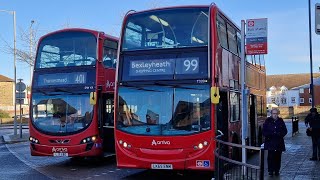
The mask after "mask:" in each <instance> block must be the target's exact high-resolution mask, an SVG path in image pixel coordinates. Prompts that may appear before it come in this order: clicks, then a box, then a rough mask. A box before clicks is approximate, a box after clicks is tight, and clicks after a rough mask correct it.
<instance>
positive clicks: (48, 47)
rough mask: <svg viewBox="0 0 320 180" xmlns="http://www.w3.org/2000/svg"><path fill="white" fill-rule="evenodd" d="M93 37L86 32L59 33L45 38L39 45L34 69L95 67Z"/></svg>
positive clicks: (95, 44) (94, 39)
mask: <svg viewBox="0 0 320 180" xmlns="http://www.w3.org/2000/svg"><path fill="white" fill-rule="evenodd" d="M96 42H97V40H96V38H95V36H94V35H93V34H91V33H87V32H75V31H73V32H61V33H56V34H52V35H50V36H47V37H45V38H44V39H43V40H42V41H41V42H40V45H39V48H38V52H37V59H36V68H53V67H65V66H83V65H95V62H96V48H97V47H96V46H97V43H96Z"/></svg>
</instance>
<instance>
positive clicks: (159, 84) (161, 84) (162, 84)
mask: <svg viewBox="0 0 320 180" xmlns="http://www.w3.org/2000/svg"><path fill="white" fill-rule="evenodd" d="M154 84H155V85H158V86H171V87H174V88H180V89H193V90H203V89H198V88H191V87H184V86H181V85H178V84H175V85H172V84H164V83H159V82H155V83H154Z"/></svg>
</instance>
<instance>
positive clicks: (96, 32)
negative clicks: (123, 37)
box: [39, 28, 118, 41]
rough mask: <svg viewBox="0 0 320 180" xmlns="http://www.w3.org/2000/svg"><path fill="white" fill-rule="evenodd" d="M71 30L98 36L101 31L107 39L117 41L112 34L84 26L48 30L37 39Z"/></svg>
mask: <svg viewBox="0 0 320 180" xmlns="http://www.w3.org/2000/svg"><path fill="white" fill-rule="evenodd" d="M72 31H78V32H79V31H80V32H88V33H92V34H93V35H94V36H98V33H101V34H102V35H103V36H105V37H106V38H108V39H112V40H115V41H118V38H117V37H114V36H111V35H107V34H105V33H104V32H102V31H96V30H92V29H84V28H66V29H60V30H57V31H53V32H50V33H48V34H46V35H44V36H42V37H41V38H40V40H39V41H42V39H44V38H46V37H48V36H51V35H53V34H57V33H62V32H72Z"/></svg>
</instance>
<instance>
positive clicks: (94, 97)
mask: <svg viewBox="0 0 320 180" xmlns="http://www.w3.org/2000/svg"><path fill="white" fill-rule="evenodd" d="M96 102H97V93H96V92H91V93H90V104H91V105H95V104H96Z"/></svg>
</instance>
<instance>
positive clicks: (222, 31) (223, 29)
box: [217, 15, 228, 49]
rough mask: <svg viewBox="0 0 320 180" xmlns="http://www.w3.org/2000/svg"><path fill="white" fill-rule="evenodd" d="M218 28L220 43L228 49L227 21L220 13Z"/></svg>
mask: <svg viewBox="0 0 320 180" xmlns="http://www.w3.org/2000/svg"><path fill="white" fill-rule="evenodd" d="M217 30H218V37H219V42H220V45H221V46H222V47H223V48H225V49H228V38H227V26H226V23H225V21H224V20H223V19H222V18H221V17H220V16H219V15H218V16H217Z"/></svg>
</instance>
